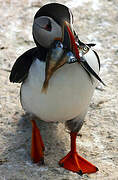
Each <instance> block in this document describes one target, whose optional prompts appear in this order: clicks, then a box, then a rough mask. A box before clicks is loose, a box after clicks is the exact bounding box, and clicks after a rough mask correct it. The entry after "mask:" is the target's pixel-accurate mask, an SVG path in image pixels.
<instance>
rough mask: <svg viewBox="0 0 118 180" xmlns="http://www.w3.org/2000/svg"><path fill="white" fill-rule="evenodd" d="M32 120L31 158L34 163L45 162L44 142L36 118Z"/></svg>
mask: <svg viewBox="0 0 118 180" xmlns="http://www.w3.org/2000/svg"><path fill="white" fill-rule="evenodd" d="M31 122H32V145H31V159H32V161H33V162H34V163H39V164H44V143H43V140H42V137H41V134H40V131H39V128H38V127H37V125H36V122H35V121H34V120H32V121H31Z"/></svg>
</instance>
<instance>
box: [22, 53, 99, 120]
mask: <svg viewBox="0 0 118 180" xmlns="http://www.w3.org/2000/svg"><path fill="white" fill-rule="evenodd" d="M88 54H89V55H88ZM88 54H87V55H86V56H85V58H87V61H88V62H89V65H91V67H92V68H93V69H94V70H95V72H96V73H98V72H99V66H98V62H97V58H96V56H95V54H94V53H93V51H92V50H90V51H89V53H88ZM44 77H45V63H44V62H41V61H40V60H38V59H36V60H35V61H34V62H33V64H32V65H31V68H30V70H29V75H28V78H27V79H26V80H25V82H24V83H23V84H22V87H21V101H22V106H23V108H24V109H25V110H26V111H28V112H30V113H33V114H35V115H36V116H37V117H39V118H40V119H42V120H44V121H66V120H70V119H72V118H74V117H76V116H78V115H79V116H80V118H84V116H85V114H86V111H87V107H88V104H89V102H90V99H91V97H92V95H93V91H94V88H95V86H96V80H95V79H94V81H93V84H92V82H91V80H90V78H89V76H88V75H87V73H86V72H85V70H84V69H83V68H82V67H81V65H80V64H78V63H74V64H65V65H64V66H63V67H61V68H60V69H58V70H57V71H56V72H55V73H54V74H53V76H52V77H51V79H50V81H49V86H48V91H47V93H46V94H43V93H42V92H41V88H42V85H43V82H44Z"/></svg>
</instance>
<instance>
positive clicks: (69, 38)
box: [62, 21, 80, 62]
mask: <svg viewBox="0 0 118 180" xmlns="http://www.w3.org/2000/svg"><path fill="white" fill-rule="evenodd" d="M62 41H63V45H64V46H65V47H66V48H67V49H69V50H70V51H72V52H73V54H74V55H75V57H76V58H77V59H78V62H79V59H80V56H79V50H78V47H77V44H76V42H75V37H74V34H73V33H72V30H71V26H70V24H69V23H68V22H67V21H64V24H63V38H62Z"/></svg>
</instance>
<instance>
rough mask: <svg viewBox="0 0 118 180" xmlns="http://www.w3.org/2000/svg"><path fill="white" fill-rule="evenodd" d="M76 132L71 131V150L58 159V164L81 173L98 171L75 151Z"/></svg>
mask: <svg viewBox="0 0 118 180" xmlns="http://www.w3.org/2000/svg"><path fill="white" fill-rule="evenodd" d="M76 136H77V133H74V132H71V151H70V152H69V153H68V154H67V155H66V156H65V157H64V158H63V159H61V160H60V161H59V165H60V166H61V167H63V168H65V169H67V170H70V171H73V172H76V173H78V174H79V175H82V174H86V173H87V174H90V173H95V172H97V171H98V168H97V167H96V166H94V165H93V164H91V163H90V162H88V161H87V160H86V159H84V158H83V157H81V156H80V155H78V153H77V152H76Z"/></svg>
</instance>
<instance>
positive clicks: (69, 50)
mask: <svg viewBox="0 0 118 180" xmlns="http://www.w3.org/2000/svg"><path fill="white" fill-rule="evenodd" d="M62 34H63V35H62V39H60V38H55V40H54V42H53V43H52V45H51V48H50V49H49V51H48V53H47V56H46V68H45V80H44V83H43V87H42V92H43V93H46V92H47V89H48V84H49V80H50V78H51V76H52V75H53V73H54V72H55V71H56V70H57V69H59V68H60V67H61V66H63V65H64V64H65V63H67V62H70V60H71V61H72V60H73V62H75V60H76V61H77V60H78V62H79V58H80V57H79V50H78V47H77V45H76V42H75V38H74V34H73V33H72V30H71V27H70V25H69V23H67V22H66V21H65V22H64V24H63V26H62ZM74 56H75V57H76V58H75V57H74Z"/></svg>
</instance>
